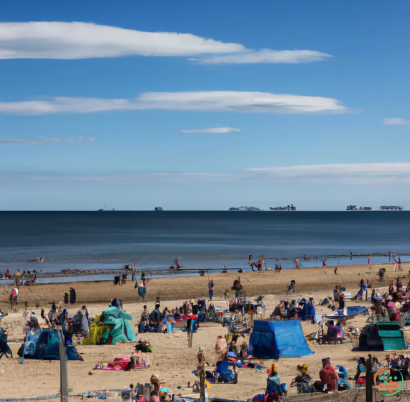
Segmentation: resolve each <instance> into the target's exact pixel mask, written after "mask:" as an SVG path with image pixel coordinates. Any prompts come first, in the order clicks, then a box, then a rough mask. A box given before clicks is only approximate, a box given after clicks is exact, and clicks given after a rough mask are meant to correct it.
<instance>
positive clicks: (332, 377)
mask: <svg viewBox="0 0 410 402" xmlns="http://www.w3.org/2000/svg"><path fill="white" fill-rule="evenodd" d="M319 376H320V381H321V382H322V384H325V385H327V390H328V391H337V383H338V378H337V374H336V372H335V370H334V369H333V367H332V366H331V365H330V361H329V359H324V362H323V365H322V368H321V370H320V371H319Z"/></svg>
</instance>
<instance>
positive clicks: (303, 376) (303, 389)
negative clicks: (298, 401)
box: [290, 364, 313, 394]
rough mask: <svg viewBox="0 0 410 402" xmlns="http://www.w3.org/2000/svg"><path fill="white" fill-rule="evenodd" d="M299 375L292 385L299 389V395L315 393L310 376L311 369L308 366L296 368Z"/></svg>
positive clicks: (300, 365) (299, 365)
mask: <svg viewBox="0 0 410 402" xmlns="http://www.w3.org/2000/svg"><path fill="white" fill-rule="evenodd" d="M296 370H297V372H298V374H297V375H296V377H295V378H294V379H293V380H292V382H291V383H290V386H291V387H295V386H296V387H297V390H298V394H305V393H310V392H312V391H313V380H312V377H311V376H310V375H309V374H308V371H309V367H308V366H307V365H306V364H298V365H297V366H296Z"/></svg>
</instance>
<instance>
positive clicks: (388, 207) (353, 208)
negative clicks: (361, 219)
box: [346, 205, 404, 211]
mask: <svg viewBox="0 0 410 402" xmlns="http://www.w3.org/2000/svg"><path fill="white" fill-rule="evenodd" d="M403 210H404V208H403V207H401V206H398V205H382V206H381V207H380V211H403ZM346 211H374V209H373V208H372V207H358V206H357V205H348V206H347V207H346Z"/></svg>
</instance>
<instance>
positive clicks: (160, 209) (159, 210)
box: [155, 207, 163, 212]
mask: <svg viewBox="0 0 410 402" xmlns="http://www.w3.org/2000/svg"><path fill="white" fill-rule="evenodd" d="M155 211H157V212H162V211H163V209H162V208H161V207H155Z"/></svg>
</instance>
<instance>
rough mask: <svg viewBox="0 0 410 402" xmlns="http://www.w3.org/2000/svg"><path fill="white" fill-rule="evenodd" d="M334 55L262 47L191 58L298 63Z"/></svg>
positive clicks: (207, 61) (203, 61)
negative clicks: (221, 54) (237, 52)
mask: <svg viewBox="0 0 410 402" xmlns="http://www.w3.org/2000/svg"><path fill="white" fill-rule="evenodd" d="M330 57H333V56H332V55H330V54H327V53H322V52H318V51H315V50H271V49H262V50H254V51H248V52H243V53H239V54H229V55H223V56H212V57H203V58H191V59H190V60H191V61H193V62H194V63H198V64H257V63H270V64H284V63H288V64H296V63H311V62H314V61H322V60H325V59H327V58H330Z"/></svg>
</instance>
